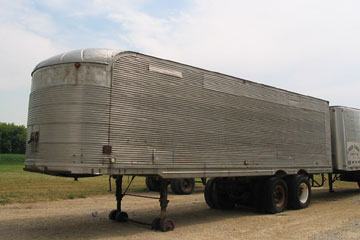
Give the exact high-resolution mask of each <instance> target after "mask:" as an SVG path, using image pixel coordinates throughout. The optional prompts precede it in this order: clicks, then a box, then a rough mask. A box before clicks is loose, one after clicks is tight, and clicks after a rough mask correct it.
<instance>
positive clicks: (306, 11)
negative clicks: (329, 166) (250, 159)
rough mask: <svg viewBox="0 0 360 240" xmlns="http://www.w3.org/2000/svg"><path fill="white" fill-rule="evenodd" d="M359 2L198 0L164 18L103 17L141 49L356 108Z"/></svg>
mask: <svg viewBox="0 0 360 240" xmlns="http://www.w3.org/2000/svg"><path fill="white" fill-rule="evenodd" d="M359 7H360V3H359V2H358V1H350V0H347V1H342V2H339V1H334V0H330V1H329V0H326V1H325V0H322V1H310V0H305V1H285V0H278V1H265V0H258V1H221V2H220V1H209V0H206V1H205V0H199V1H196V2H195V4H194V5H192V6H191V8H189V9H187V10H186V11H183V12H180V13H178V14H177V15H175V16H169V17H168V18H166V19H159V18H155V17H152V16H151V15H150V14H146V13H144V12H141V11H137V10H136V9H132V11H131V12H117V11H116V10H114V11H110V12H109V15H108V16H109V19H111V20H113V21H116V22H118V23H120V24H121V25H122V27H123V28H124V29H126V31H127V38H126V40H127V42H128V44H129V45H130V46H133V47H134V48H136V49H140V50H142V51H144V52H145V53H148V54H153V55H156V56H159V57H164V58H168V59H172V60H178V61H181V62H184V63H188V64H192V65H195V66H199V67H203V68H207V69H210V70H215V71H219V72H223V73H227V74H231V75H235V76H238V77H243V78H248V79H250V80H253V81H257V82H261V83H265V84H269V85H273V86H276V87H280V88H285V89H288V90H291V91H295V92H300V93H303V94H307V95H312V96H315V97H323V98H325V99H327V100H330V101H331V102H332V103H334V104H343V105H350V106H354V107H360V101H359V100H360V97H359V96H360V94H356V93H355V90H352V89H356V87H357V88H360V84H359V81H358V78H359V77H360V69H359V68H358V66H357V64H356V63H358V62H359V60H360V45H359V44H358V43H359V42H360V26H359V25H360V15H359V14H358V11H357V10H358V9H359ZM345 76H346V77H345ZM351 85H352V86H354V88H349V87H348V86H351ZM349 91H350V92H351V94H350V96H349V94H348V93H349Z"/></svg>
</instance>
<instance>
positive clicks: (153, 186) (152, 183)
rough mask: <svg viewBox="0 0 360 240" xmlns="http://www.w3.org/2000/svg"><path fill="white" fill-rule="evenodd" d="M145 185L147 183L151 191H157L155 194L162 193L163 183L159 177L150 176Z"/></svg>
mask: <svg viewBox="0 0 360 240" xmlns="http://www.w3.org/2000/svg"><path fill="white" fill-rule="evenodd" d="M145 183H146V187H147V188H148V189H149V190H150V191H155V192H159V191H160V186H161V182H160V180H159V178H158V177H150V176H148V177H146V179H145Z"/></svg>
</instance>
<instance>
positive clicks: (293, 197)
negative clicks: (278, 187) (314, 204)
mask: <svg viewBox="0 0 360 240" xmlns="http://www.w3.org/2000/svg"><path fill="white" fill-rule="evenodd" d="M288 188H289V207H290V208H292V209H302V208H307V207H308V206H309V204H310V201H311V186H310V183H309V180H308V179H307V178H306V177H305V176H303V175H294V176H291V177H289V179H288Z"/></svg>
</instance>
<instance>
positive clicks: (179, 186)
mask: <svg viewBox="0 0 360 240" xmlns="http://www.w3.org/2000/svg"><path fill="white" fill-rule="evenodd" d="M170 185H171V190H172V191H173V192H174V193H176V194H191V193H192V192H193V191H194V187H195V179H194V178H181V179H173V180H171V182H170Z"/></svg>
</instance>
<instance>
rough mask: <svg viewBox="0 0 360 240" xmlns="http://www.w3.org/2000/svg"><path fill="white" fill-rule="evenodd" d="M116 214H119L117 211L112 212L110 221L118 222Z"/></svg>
mask: <svg viewBox="0 0 360 240" xmlns="http://www.w3.org/2000/svg"><path fill="white" fill-rule="evenodd" d="M116 213H117V210H112V211H111V212H110V213H109V219H110V220H116Z"/></svg>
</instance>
